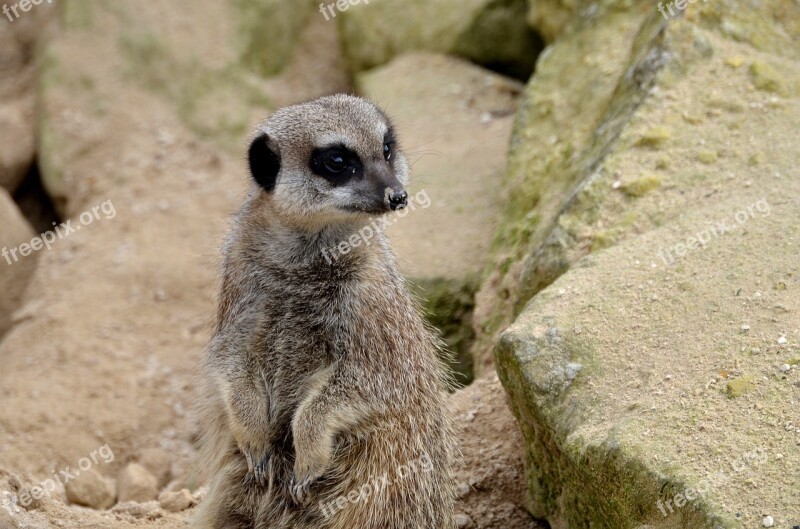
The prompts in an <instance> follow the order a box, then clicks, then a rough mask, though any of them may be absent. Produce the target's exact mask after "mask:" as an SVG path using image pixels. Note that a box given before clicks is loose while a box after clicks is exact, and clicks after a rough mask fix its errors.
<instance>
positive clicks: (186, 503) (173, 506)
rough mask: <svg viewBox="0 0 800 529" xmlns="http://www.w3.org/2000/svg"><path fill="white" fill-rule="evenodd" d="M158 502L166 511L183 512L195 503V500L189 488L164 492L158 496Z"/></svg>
mask: <svg viewBox="0 0 800 529" xmlns="http://www.w3.org/2000/svg"><path fill="white" fill-rule="evenodd" d="M158 503H159V505H161V508H162V509H164V510H165V511H168V512H181V511H185V510H186V509H188V508H189V507H191V506H192V505H194V503H195V501H194V498H193V497H192V494H191V493H190V492H189V490H188V489H181V490H179V491H177V492H170V491H164V492H162V493H161V494H159V496H158Z"/></svg>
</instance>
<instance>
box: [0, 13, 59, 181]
mask: <svg viewBox="0 0 800 529" xmlns="http://www.w3.org/2000/svg"><path fill="white" fill-rule="evenodd" d="M53 13H54V10H53V9H52V8H51V6H48V5H43V6H38V7H37V9H35V10H32V11H31V12H29V13H26V14H25V16H24V17H20V18H19V19H18V20H14V22H13V23H10V24H6V22H7V20H6V19H5V16H4V17H3V30H2V31H0V187H4V188H5V189H6V190H8V191H11V192H13V191H15V190H16V188H17V187H18V186H19V184H20V183H21V182H22V180H23V179H24V178H25V175H26V174H27V172H28V170H29V168H30V166H31V164H32V163H33V159H34V155H35V149H36V146H35V126H36V119H35V113H34V102H35V99H36V79H35V65H34V56H35V54H34V49H35V47H36V42H37V40H38V39H39V38H40V37H42V36H43V35H44V34H45V33H46V29H47V26H48V24H49V21H50V18H51V16H52V14H53Z"/></svg>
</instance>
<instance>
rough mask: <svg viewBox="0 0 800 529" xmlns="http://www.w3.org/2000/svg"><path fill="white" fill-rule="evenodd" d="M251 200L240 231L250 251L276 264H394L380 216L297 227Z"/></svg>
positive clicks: (298, 265)
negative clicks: (309, 226)
mask: <svg viewBox="0 0 800 529" xmlns="http://www.w3.org/2000/svg"><path fill="white" fill-rule="evenodd" d="M254 202H255V203H253V204H251V205H249V206H245V208H244V209H243V210H242V214H241V215H240V219H242V220H243V221H244V224H245V225H244V226H243V228H244V229H243V230H242V233H246V234H247V237H248V239H249V244H248V246H250V249H251V250H252V251H254V252H256V253H257V254H258V255H259V256H260V257H261V258H263V259H265V260H267V261H269V262H271V263H274V264H275V265H276V266H283V267H286V266H291V267H306V266H308V267H324V266H326V265H328V266H335V267H352V266H358V265H363V266H381V267H384V268H385V267H386V265H391V264H392V263H394V255H393V254H392V252H391V250H390V248H389V245H388V241H387V238H386V235H385V226H386V219H384V218H382V217H374V218H372V219H366V220H362V221H361V222H357V221H353V222H350V223H342V222H337V223H332V224H329V225H325V226H321V227H317V228H307V227H303V228H300V227H298V226H295V225H292V224H291V223H289V222H286V221H285V220H284V219H282V218H281V216H280V215H277V214H275V213H274V212H273V211H270V209H271V208H265V207H264V206H263V204H258V203H257V202H258V201H254Z"/></svg>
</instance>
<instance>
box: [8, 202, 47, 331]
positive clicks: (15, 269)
mask: <svg viewBox="0 0 800 529" xmlns="http://www.w3.org/2000/svg"><path fill="white" fill-rule="evenodd" d="M34 237H35V234H34V231H33V228H32V227H31V225H30V224H29V223H28V221H27V220H25V218H24V217H23V216H22V212H20V210H19V208H17V205H16V203H14V200H13V199H12V198H11V196H10V195H9V194H8V192H7V191H6V190H5V189H3V188H1V187H0V292H2V293H3V295H2V296H0V336H2V334H3V333H4V332H5V331H7V330H8V329H9V328H10V327H11V325H12V323H13V321H12V320H13V314H14V311H16V310H17V309H18V308H19V306H20V305H21V303H22V296H23V293H24V292H25V289H26V287H27V284H28V282H29V281H30V279H31V277H32V276H33V273H34V271H35V270H36V261H37V259H38V256H39V252H33V253H31V254H30V255H28V256H27V257H26V256H22V255H21V254H20V253H19V246H20V245H22V244H30V242H31V240H32V239H33V238H34Z"/></svg>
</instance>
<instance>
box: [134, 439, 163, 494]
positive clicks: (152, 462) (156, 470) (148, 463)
mask: <svg viewBox="0 0 800 529" xmlns="http://www.w3.org/2000/svg"><path fill="white" fill-rule="evenodd" d="M137 461H138V462H139V464H140V465H142V466H143V467H144V468H146V469H147V471H148V472H150V473H151V474H152V475H153V476H155V478H156V479H157V480H158V488H159V489H163V488H164V487H165V486H166V485H167V483H169V481H170V479H172V457H171V456H170V455H169V454H168V453H167V452H166V451H165V450H162V449H161V448H145V449H144V450H142V451H141V452H140V453H139V457H138V458H137Z"/></svg>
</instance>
